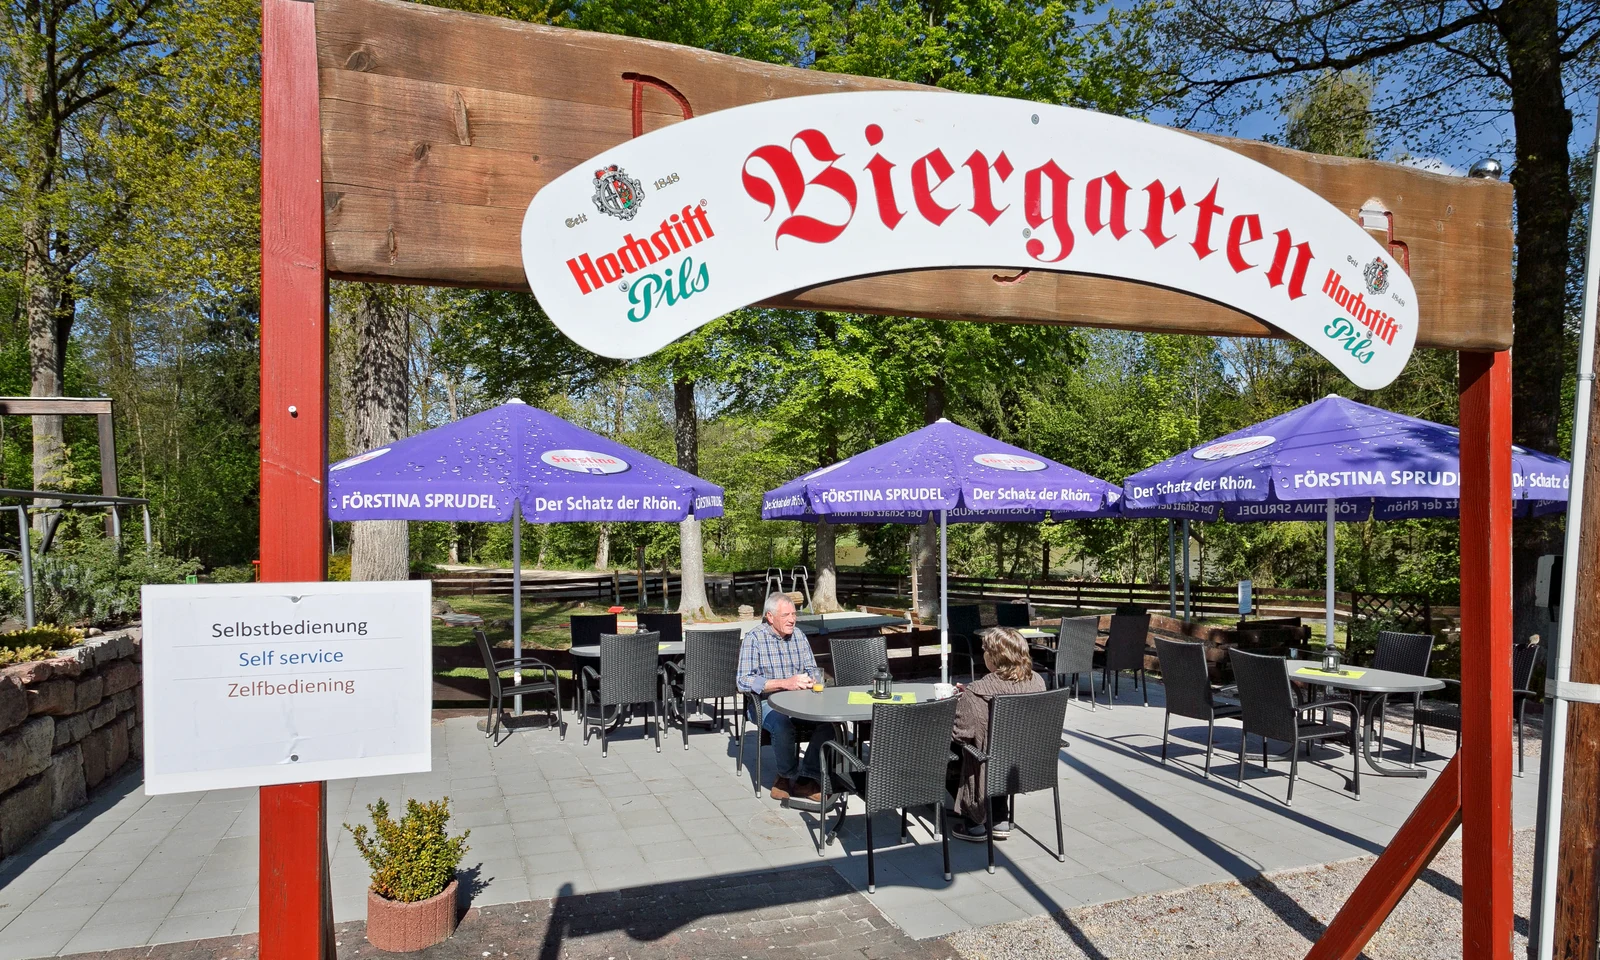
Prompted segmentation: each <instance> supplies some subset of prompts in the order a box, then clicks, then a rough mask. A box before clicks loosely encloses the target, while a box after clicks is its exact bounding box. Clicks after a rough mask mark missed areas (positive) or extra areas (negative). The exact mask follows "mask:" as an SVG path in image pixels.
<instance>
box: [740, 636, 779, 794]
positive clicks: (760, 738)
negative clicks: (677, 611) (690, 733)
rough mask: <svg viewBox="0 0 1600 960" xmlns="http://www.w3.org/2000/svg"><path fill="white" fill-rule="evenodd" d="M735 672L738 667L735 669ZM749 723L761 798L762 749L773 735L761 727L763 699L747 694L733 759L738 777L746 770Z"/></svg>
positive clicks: (742, 706) (756, 786) (743, 704)
mask: <svg viewBox="0 0 1600 960" xmlns="http://www.w3.org/2000/svg"><path fill="white" fill-rule="evenodd" d="M734 670H735V672H737V671H738V667H737V666H736V667H734ZM746 723H749V724H750V725H751V726H753V727H754V728H755V732H756V762H755V764H754V765H753V769H754V770H755V774H756V783H755V789H756V796H758V797H759V796H761V748H762V747H764V746H767V745H768V744H770V743H771V742H772V734H770V733H768V732H767V728H766V727H763V726H762V725H761V698H760V697H758V696H756V695H755V694H753V693H748V692H747V693H745V694H744V699H743V700H742V701H741V702H740V704H739V727H738V732H737V733H736V734H735V735H734V738H735V739H736V740H738V741H739V753H738V755H737V756H735V757H734V759H733V772H734V775H735V776H737V775H738V774H739V772H740V771H741V770H743V769H744V725H745V724H746Z"/></svg>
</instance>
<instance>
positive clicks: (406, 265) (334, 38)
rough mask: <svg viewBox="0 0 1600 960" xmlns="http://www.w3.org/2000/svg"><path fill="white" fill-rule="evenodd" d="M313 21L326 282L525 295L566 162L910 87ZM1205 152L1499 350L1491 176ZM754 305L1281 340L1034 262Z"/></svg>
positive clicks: (464, 33) (503, 35)
mask: <svg viewBox="0 0 1600 960" xmlns="http://www.w3.org/2000/svg"><path fill="white" fill-rule="evenodd" d="M316 16H317V24H316V31H317V63H318V74H319V78H320V84H321V93H320V98H321V119H322V151H323V152H322V158H323V160H322V163H323V167H322V169H323V198H324V209H325V213H326V257H327V263H328V270H329V274H330V275H331V276H333V277H337V278H341V279H363V280H380V281H387V282H401V283H427V284H439V285H447V286H472V287H490V288H502V289H517V290H525V289H527V281H526V279H525V277H524V276H523V271H522V261H521V254H520V250H521V248H520V242H519V232H520V230H521V226H522V216H523V213H524V211H525V210H526V209H527V206H528V202H529V200H530V199H532V197H533V195H534V193H535V192H537V191H538V189H539V188H540V187H542V186H543V185H544V184H545V183H547V182H549V181H550V180H551V179H553V178H554V177H556V176H558V175H559V174H561V173H563V172H564V171H566V170H568V169H570V168H571V167H573V166H575V165H577V164H580V163H583V162H585V161H587V160H588V159H589V158H590V157H593V156H595V155H596V154H599V153H601V152H602V151H604V150H606V149H608V148H610V147H613V146H615V145H617V144H619V143H622V142H624V141H626V140H629V139H631V138H632V137H634V136H637V135H638V134H639V133H642V132H647V131H649V130H653V129H656V128H658V127H660V126H663V125H665V124H670V123H676V122H679V121H681V120H682V119H683V118H684V117H685V116H688V115H694V116H701V115H704V114H707V113H710V112H712V111H715V110H723V109H727V108H729V107H734V106H738V105H741V104H745V103H752V102H755V101H760V100H768V99H775V98H779V97H793V96H802V95H806V94H817V93H837V92H844V91H851V90H876V89H887V88H908V87H910V85H908V84H901V83H895V82H892V81H885V80H876V79H871V78H867V77H853V76H843V75H839V74H830V73H822V72H819V71H813V70H800V69H795V68H791V67H778V66H771V65H768V64H762V63H755V62H752V61H749V60H741V59H739V58H736V57H727V56H722V55H718V54H712V53H707V52H705V51H703V50H696V49H692V48H688V47H679V46H674V45H671V44H663V43H654V42H651V41H647V40H636V39H632V38H628V37H617V36H609V35H605V34H596V33H585V32H581V31H577V30H568V29H563V28H559V27H544V26H536V25H533V24H526V23H520V22H517V21H512V20H503V19H498V18H494V17H483V16H476V15H472V14H466V13H460V12H458V11H453V10H444V9H440V8H438V7H430V6H425V5H423V4H419V3H408V2H401V0H319V2H318V3H317V4H316ZM912 89H915V88H914V87H912ZM1205 139H1208V140H1211V141H1213V142H1215V143H1218V144H1221V145H1222V146H1224V147H1226V148H1228V149H1231V150H1235V151H1238V152H1240V153H1243V154H1245V155H1247V156H1250V157H1252V158H1253V159H1256V160H1258V161H1260V162H1262V163H1264V164H1266V165H1268V166H1270V167H1273V168H1274V169H1276V170H1279V171H1281V172H1282V173H1284V174H1285V175H1287V176H1289V177H1291V178H1293V179H1295V180H1297V181H1299V182H1300V183H1303V184H1305V185H1306V186H1307V187H1309V188H1310V189H1311V190H1313V191H1315V192H1316V193H1318V194H1319V195H1321V196H1322V197H1324V198H1326V199H1327V200H1328V202H1330V203H1331V204H1333V205H1334V206H1335V207H1337V208H1338V209H1340V210H1345V211H1348V212H1349V214H1350V216H1351V217H1353V218H1360V219H1363V221H1364V222H1365V223H1366V224H1367V225H1368V226H1378V227H1381V230H1379V231H1378V234H1377V235H1378V236H1379V238H1380V240H1382V241H1383V242H1387V243H1390V249H1391V251H1392V252H1393V253H1394V254H1395V258H1396V259H1397V260H1400V261H1401V262H1402V263H1407V262H1409V264H1410V272H1411V276H1412V279H1413V281H1414V282H1415V284H1416V287H1417V297H1418V300H1419V302H1420V305H1421V309H1422V324H1421V329H1420V330H1419V331H1418V337H1417V344H1418V346H1426V347H1443V348H1449V349H1455V350H1463V349H1470V350H1503V349H1507V348H1509V347H1510V345H1511V245H1512V231H1511V188H1510V186H1509V185H1507V184H1504V183H1499V182H1495V181H1484V180H1470V179H1467V178H1464V177H1448V176H1441V175H1438V174H1433V173H1427V172H1424V171H1422V170H1418V169H1415V168H1411V167H1404V166H1399V165H1396V164H1390V163H1379V162H1376V161H1368V160H1350V159H1344V158H1339V157H1325V156H1319V155H1315V154H1306V153H1299V152H1296V151H1293V150H1287V149H1284V148H1282V147H1276V146H1273V145H1271V144H1266V143H1260V142H1256V141H1250V140H1237V139H1232V138H1227V137H1213V136H1206V137H1205ZM1363 208H1366V209H1368V210H1369V211H1370V212H1369V215H1368V216H1367V217H1365V218H1361V217H1360V213H1361V211H1362V210H1363ZM1391 241H1392V242H1391ZM772 305H774V306H787V307H797V308H805V309H829V310H845V311H853V312H862V313H885V314H895V315H910V316H923V317H934V318H944V319H960V320H991V321H995V320H997V321H1004V322H1025V323H1027V322H1031V323H1070V324H1080V325H1089V326H1107V327H1118V328H1122V329H1133V330H1143V331H1149V332H1164V333H1195V334H1213V335H1247V336H1277V335H1279V334H1277V333H1276V332H1275V331H1274V330H1273V328H1271V327H1269V326H1267V325H1265V324H1263V323H1261V322H1259V321H1257V320H1255V319H1253V318H1251V317H1247V316H1245V315H1244V314H1241V313H1238V312H1236V311H1234V310H1232V309H1229V308H1227V307H1223V306H1220V305H1217V304H1214V303H1211V302H1209V301H1204V300H1199V299H1196V298H1194V297H1191V296H1187V295H1184V294H1179V293H1175V292H1173V291H1169V290H1164V289H1160V288H1156V287H1149V286H1144V285H1141V284H1136V283H1130V282H1127V281H1120V280H1108V279H1102V278H1096V277H1087V276H1074V275H1070V274H1060V273H1047V272H1043V271H1033V272H1025V273H1023V274H1021V275H1019V274H1018V273H1017V272H1016V271H1015V270H1004V271H996V270H975V269H939V270H921V271H908V272H902V273H892V274H883V275H879V276H873V277H862V278H856V279H851V280H846V281H842V282H837V283H829V284H824V285H821V286H817V287H813V288H811V289H809V290H801V291H794V292H792V293H790V294H788V295H786V296H784V297H781V298H779V299H777V300H776V301H774V303H773V304H772Z"/></svg>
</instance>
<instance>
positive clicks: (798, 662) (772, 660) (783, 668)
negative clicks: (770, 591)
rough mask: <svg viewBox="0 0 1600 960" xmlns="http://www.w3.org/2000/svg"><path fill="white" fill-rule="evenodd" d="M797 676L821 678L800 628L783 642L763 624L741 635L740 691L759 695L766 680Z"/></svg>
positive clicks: (768, 625) (764, 622) (769, 625)
mask: <svg viewBox="0 0 1600 960" xmlns="http://www.w3.org/2000/svg"><path fill="white" fill-rule="evenodd" d="M797 673H804V674H806V675H808V676H810V677H812V678H816V677H820V676H822V671H821V670H819V669H817V658H816V657H814V656H812V655H811V641H810V640H807V639H806V635H805V632H804V631H803V630H801V629H800V628H799V627H795V628H794V632H793V633H791V634H789V638H788V639H787V640H785V639H784V638H783V637H781V636H779V635H778V631H776V630H774V629H772V624H770V623H767V622H766V621H765V620H763V621H761V623H760V624H759V625H758V626H756V627H755V628H754V629H752V630H751V631H750V632H749V633H747V634H745V635H744V642H743V643H742V644H740V645H739V689H740V690H746V691H748V692H750V693H754V694H756V695H757V696H759V695H760V694H761V691H762V689H763V688H765V687H766V685H767V681H768V680H787V679H789V678H790V677H792V676H794V675H795V674H797Z"/></svg>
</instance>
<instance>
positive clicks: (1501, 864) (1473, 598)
mask: <svg viewBox="0 0 1600 960" xmlns="http://www.w3.org/2000/svg"><path fill="white" fill-rule="evenodd" d="M1460 383H1461V823H1462V826H1463V828H1464V829H1463V831H1462V852H1461V872H1462V902H1461V908H1462V909H1461V912H1462V930H1461V936H1462V954H1461V955H1462V956H1463V957H1466V958H1469V960H1510V956H1511V923H1512V905H1511V496H1512V492H1511V356H1510V354H1509V353H1507V352H1504V351H1501V352H1498V353H1476V352H1463V353H1462V354H1461V375H1460Z"/></svg>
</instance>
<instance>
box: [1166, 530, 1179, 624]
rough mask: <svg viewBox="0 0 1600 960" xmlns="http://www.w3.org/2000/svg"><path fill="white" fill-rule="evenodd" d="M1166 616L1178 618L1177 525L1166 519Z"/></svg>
mask: <svg viewBox="0 0 1600 960" xmlns="http://www.w3.org/2000/svg"><path fill="white" fill-rule="evenodd" d="M1167 616H1169V617H1171V618H1172V619H1174V620H1176V619H1177V618H1178V525H1177V524H1175V523H1173V522H1172V521H1171V520H1168V521H1167Z"/></svg>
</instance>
